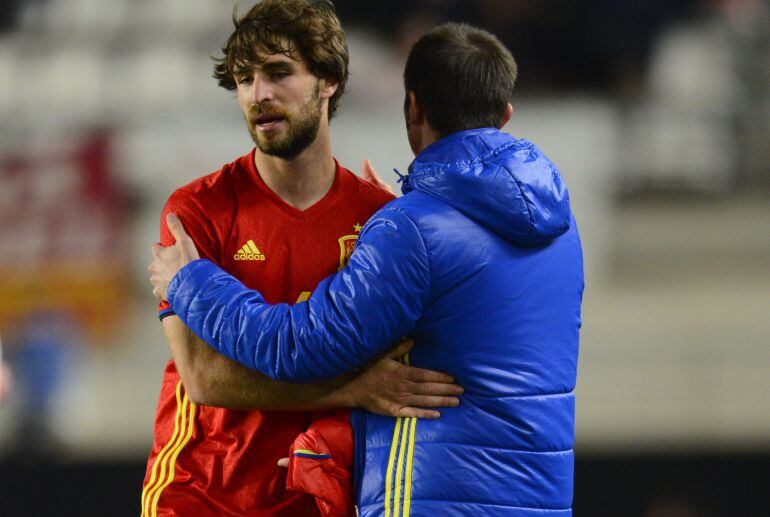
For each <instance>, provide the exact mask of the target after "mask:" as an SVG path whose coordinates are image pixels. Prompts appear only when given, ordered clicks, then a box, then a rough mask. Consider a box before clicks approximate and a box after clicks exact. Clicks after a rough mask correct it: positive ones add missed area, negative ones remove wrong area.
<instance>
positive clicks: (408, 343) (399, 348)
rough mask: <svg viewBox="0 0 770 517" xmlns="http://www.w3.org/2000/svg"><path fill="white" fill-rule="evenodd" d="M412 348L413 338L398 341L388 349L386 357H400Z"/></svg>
mask: <svg viewBox="0 0 770 517" xmlns="http://www.w3.org/2000/svg"><path fill="white" fill-rule="evenodd" d="M412 348H414V340H413V339H405V340H403V341H399V342H398V344H397V345H396V346H394V347H393V348H391V349H390V351H389V352H388V353H387V355H386V357H389V358H391V359H401V358H402V357H404V356H405V355H406V354H408V353H409V352H410V351H411V350H412ZM450 382H451V381H450Z"/></svg>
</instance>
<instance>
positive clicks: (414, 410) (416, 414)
mask: <svg viewBox="0 0 770 517" xmlns="http://www.w3.org/2000/svg"><path fill="white" fill-rule="evenodd" d="M396 416H398V417H402V418H424V419H425V420H435V419H437V418H440V417H441V413H439V412H438V411H432V410H430V409H421V408H418V407H402V408H401V409H399V410H398V414H397V415H396Z"/></svg>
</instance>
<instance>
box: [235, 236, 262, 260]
mask: <svg viewBox="0 0 770 517" xmlns="http://www.w3.org/2000/svg"><path fill="white" fill-rule="evenodd" d="M233 258H234V259H235V260H265V256H264V255H263V254H262V253H261V252H260V251H259V248H257V245H256V244H254V241H252V240H251V239H249V241H248V242H247V243H246V244H244V245H243V247H242V248H241V249H239V250H238V253H236V254H235V256H234V257H233Z"/></svg>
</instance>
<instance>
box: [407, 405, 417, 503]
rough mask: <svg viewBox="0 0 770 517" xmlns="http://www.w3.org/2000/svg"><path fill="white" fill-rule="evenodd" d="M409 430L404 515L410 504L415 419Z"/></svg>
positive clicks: (415, 428)
mask: <svg viewBox="0 0 770 517" xmlns="http://www.w3.org/2000/svg"><path fill="white" fill-rule="evenodd" d="M411 420H412V423H411V424H412V425H411V428H410V432H409V449H408V452H407V453H406V482H405V487H404V515H405V516H406V517H408V516H409V512H410V510H411V506H412V467H413V466H414V436H415V431H416V430H417V419H416V418H412V419H411Z"/></svg>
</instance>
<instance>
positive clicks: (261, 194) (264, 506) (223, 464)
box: [142, 151, 393, 516]
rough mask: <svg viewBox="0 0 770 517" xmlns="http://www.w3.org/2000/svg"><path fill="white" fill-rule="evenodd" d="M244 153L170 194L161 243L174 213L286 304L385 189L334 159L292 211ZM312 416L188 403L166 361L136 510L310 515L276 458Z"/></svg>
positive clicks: (335, 254)
mask: <svg viewBox="0 0 770 517" xmlns="http://www.w3.org/2000/svg"><path fill="white" fill-rule="evenodd" d="M255 152H256V151H252V152H251V153H249V154H248V155H246V156H243V157H241V158H239V159H237V160H236V161H234V162H233V163H231V164H228V165H225V166H224V167H223V168H222V169H221V170H220V171H218V172H216V173H214V174H210V175H208V176H205V177H203V178H200V179H198V180H196V181H193V182H192V183H190V184H189V185H186V186H184V187H182V188H180V189H178V190H177V191H176V192H174V194H173V195H172V196H171V198H170V199H169V201H168V202H167V203H166V206H165V208H164V210H163V216H162V218H161V243H162V244H163V245H165V246H168V245H170V244H172V243H173V237H172V236H171V234H170V232H169V231H168V228H167V227H166V224H165V216H166V214H167V213H169V212H174V213H176V214H177V215H179V217H180V218H181V220H182V223H183V225H184V227H185V230H186V231H187V233H188V234H190V236H191V237H192V238H193V240H194V241H195V243H196V246H197V247H198V250H199V252H200V255H201V257H204V258H208V259H210V260H212V261H213V262H215V263H217V264H219V265H220V266H221V267H223V268H224V269H225V270H227V271H228V272H229V273H231V274H233V275H234V276H235V277H237V278H238V279H240V280H241V281H242V282H243V283H244V284H245V285H247V286H248V287H251V288H254V289H257V290H259V291H260V292H261V293H262V294H263V295H264V297H265V299H266V300H267V301H268V302H270V303H279V302H288V303H295V302H296V301H297V300H302V299H306V298H307V297H308V296H309V294H310V292H311V291H312V290H313V289H314V288H315V286H316V285H317V284H318V282H320V281H321V280H322V279H323V278H325V277H327V276H329V275H330V274H332V273H334V272H336V271H338V270H339V269H341V268H342V267H343V266H344V265H345V264H346V262H347V259H348V258H349V256H350V254H351V253H352V250H353V246H354V244H355V241H356V239H357V237H358V232H359V231H360V229H361V226H362V225H363V224H364V223H365V222H366V220H367V219H369V217H370V216H371V215H372V214H373V213H374V212H376V211H377V210H378V209H379V208H380V207H382V205H384V204H385V203H387V202H388V201H390V200H391V199H393V196H392V195H390V194H388V193H386V192H384V191H383V190H381V189H379V188H377V187H375V186H373V185H371V184H370V183H368V182H365V181H363V180H361V179H359V178H358V177H357V176H356V175H354V174H353V173H351V172H350V171H348V170H346V169H344V168H343V167H341V166H339V164H338V165H337V171H336V177H335V180H334V184H333V185H332V187H331V189H330V190H329V192H328V193H327V194H326V196H324V198H323V199H321V200H320V201H319V202H318V203H316V204H315V205H313V206H312V207H310V208H308V209H307V210H304V211H301V210H297V209H296V208H294V207H292V206H290V205H288V204H286V203H285V202H284V201H283V200H281V199H280V198H279V197H278V196H277V195H276V194H275V193H274V192H272V191H271V190H270V189H269V188H268V187H267V186H266V185H265V183H264V181H263V180H262V178H261V177H260V175H259V173H258V172H257V169H256V166H255V164H254V153H255ZM160 310H161V313H163V312H166V311H168V305H165V304H161V307H160ZM311 416H312V415H311V414H310V413H304V412H268V411H238V410H229V409H221V408H214V407H208V406H200V405H195V404H193V403H191V402H190V401H189V399H188V398H187V396H186V395H185V390H184V387H183V386H182V384H181V382H180V379H179V375H178V373H177V371H176V368H175V367H174V363H173V361H169V363H168V365H167V366H166V371H165V373H164V376H163V385H162V387H161V392H160V400H159V401H158V411H157V415H156V418H155V432H154V442H153V447H152V451H151V453H150V457H149V460H148V462H147V472H146V474H145V479H144V488H143V490H142V515H147V516H151V515H152V516H155V515H184V516H187V515H197V516H206V515H211V516H215V515H216V516H229V515H232V516H236V515H239V516H240V515H265V516H267V515H284V516H300V515H301V516H312V515H318V510H317V509H316V506H315V502H314V500H313V498H311V497H309V496H307V495H304V494H299V493H294V492H289V491H286V488H285V486H286V469H283V468H281V467H278V466H277V465H276V462H277V461H278V459H280V458H282V457H286V456H288V452H289V448H290V446H291V444H292V442H293V441H294V439H295V438H296V437H297V435H299V434H300V433H302V432H304V431H305V430H306V429H307V427H308V425H309V423H310V421H311Z"/></svg>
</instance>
